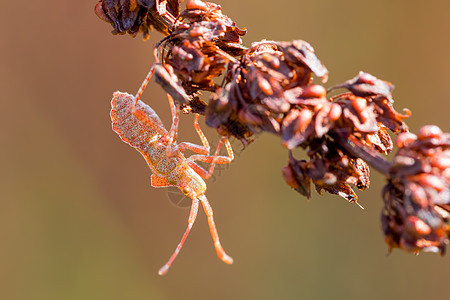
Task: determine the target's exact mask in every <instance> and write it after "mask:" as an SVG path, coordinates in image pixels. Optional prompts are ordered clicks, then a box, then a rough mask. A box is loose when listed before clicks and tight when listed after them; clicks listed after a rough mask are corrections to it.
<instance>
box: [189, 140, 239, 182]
mask: <svg viewBox="0 0 450 300" xmlns="http://www.w3.org/2000/svg"><path fill="white" fill-rule="evenodd" d="M224 143H225V147H226V148H227V152H228V156H220V155H219V151H220V149H221V148H222V145H223V144H224ZM233 159H234V153H233V149H232V148H231V144H230V141H229V140H228V138H222V139H221V140H220V141H219V143H217V149H216V151H215V153H214V155H191V156H190V157H189V158H188V159H187V161H188V164H189V166H190V167H191V168H193V169H194V170H195V172H197V174H198V175H200V176H201V177H202V178H205V179H208V178H210V177H211V176H212V174H213V172H214V167H215V166H216V164H229V163H231V161H232V160H233ZM194 161H201V162H206V163H210V164H211V166H210V167H209V170H208V171H206V170H205V169H203V168H202V167H200V166H199V165H197V164H196V163H194Z"/></svg>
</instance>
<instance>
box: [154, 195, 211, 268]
mask: <svg viewBox="0 0 450 300" xmlns="http://www.w3.org/2000/svg"><path fill="white" fill-rule="evenodd" d="M202 203H203V202H202ZM197 213H198V199H195V198H194V199H193V200H192V205H191V212H190V213H189V218H188V226H187V228H186V231H185V233H184V234H183V237H182V238H181V241H180V243H179V244H178V246H177V248H176V249H175V252H174V253H173V254H172V256H171V257H170V258H169V260H168V261H167V263H166V264H165V265H164V266H162V268H161V269H159V271H158V274H159V275H164V274H166V273H167V271H168V270H169V268H170V266H171V265H172V263H173V261H174V260H175V258H176V257H177V255H178V253H179V252H180V250H181V248H183V244H184V242H185V241H186V238H187V236H188V235H189V232H190V231H191V228H192V226H193V225H194V222H195V218H196V217H197Z"/></svg>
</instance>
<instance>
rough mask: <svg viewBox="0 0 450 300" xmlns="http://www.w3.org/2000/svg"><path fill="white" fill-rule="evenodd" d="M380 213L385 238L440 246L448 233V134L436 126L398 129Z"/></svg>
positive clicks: (393, 243) (414, 246) (394, 243)
mask: <svg viewBox="0 0 450 300" xmlns="http://www.w3.org/2000/svg"><path fill="white" fill-rule="evenodd" d="M396 144H397V147H398V148H399V150H398V151H397V153H396V155H395V158H394V161H393V166H392V168H391V172H390V178H389V182H388V184H387V185H386V186H385V188H384V190H383V199H384V208H383V211H382V214H381V221H382V225H383V231H384V234H385V236H386V243H387V244H388V245H389V247H390V248H391V249H392V248H401V249H404V250H407V251H413V252H417V251H419V250H424V251H431V252H440V253H441V254H443V253H444V251H445V245H446V244H447V243H448V242H449V234H450V184H449V181H450V134H448V133H443V132H442V130H441V129H440V128H439V127H437V126H432V125H429V126H424V127H422V128H421V129H420V130H419V132H418V134H417V136H416V135H415V134H412V133H409V132H407V133H402V134H400V135H399V136H398V137H397V141H396Z"/></svg>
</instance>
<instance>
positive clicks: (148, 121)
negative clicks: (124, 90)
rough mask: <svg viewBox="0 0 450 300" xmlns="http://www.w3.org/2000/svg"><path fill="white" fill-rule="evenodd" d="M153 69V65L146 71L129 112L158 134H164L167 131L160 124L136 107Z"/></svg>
mask: <svg viewBox="0 0 450 300" xmlns="http://www.w3.org/2000/svg"><path fill="white" fill-rule="evenodd" d="M153 71H154V66H152V68H151V69H150V71H149V72H148V74H147V76H146V77H145V79H144V82H142V85H141V87H140V88H139V90H138V92H137V94H136V96H135V97H134V101H133V103H132V104H131V113H132V114H133V115H134V116H135V117H136V118H137V119H138V120H139V121H141V122H142V123H144V124H145V125H147V126H148V127H150V128H152V129H154V130H156V131H157V132H158V133H159V134H161V135H164V134H166V133H167V131H166V130H165V129H164V128H163V127H162V126H161V124H157V123H155V122H154V120H152V119H151V118H150V117H149V116H148V115H147V113H146V112H145V111H142V110H140V109H139V108H137V105H138V101H139V99H140V98H141V96H142V93H143V92H144V90H145V87H146V86H147V84H148V82H149V81H150V78H151V77H152V75H153Z"/></svg>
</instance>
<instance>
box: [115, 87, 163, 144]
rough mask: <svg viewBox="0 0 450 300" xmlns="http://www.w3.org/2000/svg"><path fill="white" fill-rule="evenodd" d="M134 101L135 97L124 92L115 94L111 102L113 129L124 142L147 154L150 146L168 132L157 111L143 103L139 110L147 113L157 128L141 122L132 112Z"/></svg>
mask: <svg viewBox="0 0 450 300" xmlns="http://www.w3.org/2000/svg"><path fill="white" fill-rule="evenodd" d="M134 101H135V98H134V96H133V95H130V94H128V93H122V92H115V93H114V95H113V99H112V100H111V120H112V128H113V130H114V131H115V132H116V133H117V134H118V135H119V136H120V138H121V139H122V141H124V142H126V143H128V144H129V145H130V146H132V147H134V148H136V149H138V150H141V151H143V152H144V153H146V152H147V151H148V150H149V147H150V145H151V144H152V143H153V142H154V141H155V140H156V139H157V138H158V137H160V136H161V134H167V130H165V129H164V127H163V123H162V122H161V120H160V119H159V117H158V115H157V114H156V113H155V111H154V110H153V109H152V108H151V107H150V106H148V105H147V104H145V103H143V102H142V101H138V103H137V108H138V109H139V110H141V111H143V112H144V113H145V115H146V116H147V117H148V118H149V119H150V120H151V121H152V122H153V123H154V124H155V127H153V128H151V127H148V126H146V125H145V124H144V123H142V122H141V121H139V120H138V119H137V118H136V116H134V115H133V114H132V111H131V109H132V105H133V103H134Z"/></svg>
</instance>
